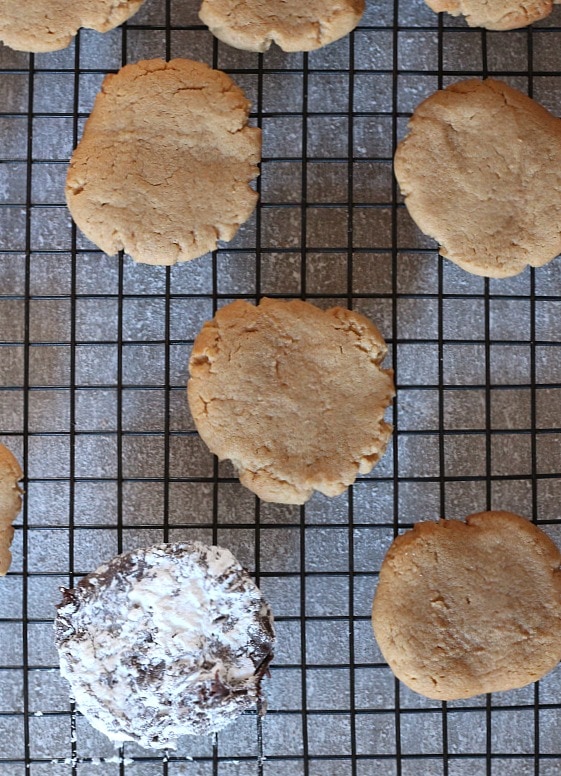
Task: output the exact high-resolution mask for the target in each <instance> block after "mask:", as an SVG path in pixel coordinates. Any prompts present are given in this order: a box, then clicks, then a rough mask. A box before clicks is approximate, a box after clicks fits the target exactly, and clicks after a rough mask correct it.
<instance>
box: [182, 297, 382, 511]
mask: <svg viewBox="0 0 561 776" xmlns="http://www.w3.org/2000/svg"><path fill="white" fill-rule="evenodd" d="M385 355H386V345H385V342H384V340H383V339H382V336H381V334H380V332H379V331H378V329H377V328H376V327H375V326H374V324H373V323H371V321H369V320H368V318H366V317H365V316H363V315H361V314H360V313H357V312H353V311H349V310H346V309H343V308H340V307H334V308H332V309H330V310H326V311H323V310H320V309H319V308H317V307H315V306H314V305H311V304H308V303H307V302H302V301H299V300H295V301H291V302H284V301H279V300H272V299H263V300H262V301H261V303H260V304H259V306H257V307H256V306H254V305H251V304H249V303H248V302H244V301H237V302H233V303H232V304H229V305H227V306H226V307H223V308H222V309H220V310H219V311H218V312H217V314H216V316H215V317H214V318H213V319H212V320H211V321H209V322H207V323H206V324H205V325H204V326H203V328H202V329H201V331H200V333H199V334H198V336H197V338H196V340H195V344H194V346H193V351H192V354H191V360H190V364H189V371H190V375H191V378H190V380H189V384H188V397H189V406H190V409H191V413H192V415H193V418H194V421H195V424H196V426H197V430H198V431H199V434H200V435H201V437H202V439H203V441H204V442H205V443H206V444H207V445H208V447H209V448H210V450H211V451H212V452H213V453H215V454H216V455H218V457H219V458H220V459H230V460H231V461H232V462H233V464H234V466H235V467H236V469H237V471H238V473H239V477H240V481H241V482H242V484H243V485H245V486H246V487H247V488H249V489H250V490H252V491H253V492H254V493H256V494H257V495H258V496H259V497H260V498H261V499H263V500H264V501H274V502H279V503H286V504H303V503H305V502H306V501H307V500H308V499H309V498H310V496H311V495H312V493H313V491H314V490H317V491H319V492H321V493H324V494H326V495H328V496H336V495H338V494H340V493H342V492H343V491H344V490H345V489H346V488H347V487H348V486H349V485H350V484H351V483H353V482H354V480H355V479H356V476H357V475H358V474H359V473H361V474H365V473H367V472H369V471H370V470H371V469H372V467H373V466H374V465H375V464H376V463H377V461H378V460H379V458H380V457H381V456H382V455H383V453H384V450H385V448H386V445H387V442H388V439H389V437H390V435H391V427H390V426H389V425H388V424H387V423H386V422H385V421H384V419H383V418H384V412H385V410H386V408H387V407H388V405H389V404H390V402H391V400H392V397H393V395H394V386H393V379H392V372H391V370H385V369H382V368H381V366H380V364H381V362H382V360H383V358H384V356H385Z"/></svg>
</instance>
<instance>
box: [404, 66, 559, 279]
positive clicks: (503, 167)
mask: <svg viewBox="0 0 561 776" xmlns="http://www.w3.org/2000/svg"><path fill="white" fill-rule="evenodd" d="M394 169H395V175H396V178H397V180H398V182H399V186H400V188H401V191H402V193H403V195H404V197H405V204H406V206H407V209H408V210H409V213H410V214H411V217H412V218H413V220H414V221H415V222H416V224H417V225H418V226H419V228H420V229H421V230H422V231H423V232H424V233H425V234H427V235H430V236H431V237H433V238H434V239H435V240H437V241H438V242H439V243H440V253H441V254H442V256H445V257H446V258H448V259H450V260H451V261H453V262H455V263H456V264H458V265H459V266H460V267H463V269H466V270H468V272H472V273H473V274H475V275H484V276H486V277H493V278H502V277H508V276H510V275H517V274H518V273H519V272H521V271H522V270H523V269H524V268H525V267H526V266H527V265H530V266H532V267H540V266H542V265H543V264H547V263H548V262H549V261H551V260H552V259H553V258H555V257H556V256H557V255H558V254H559V253H560V252H561V224H560V222H559V205H560V201H559V199H560V198H559V192H560V191H561V120H560V119H558V118H556V117H555V116H552V115H551V113H549V112H548V111H547V110H546V109H545V108H543V107H542V106H541V105H538V103H537V102H534V100H532V99H530V98H529V97H527V96H526V95H524V94H522V93H521V92H519V91H517V90H516V89H512V88H511V87H510V86H507V85H506V84H504V83H502V82H500V81H495V80H492V79H488V80H486V81H479V80H469V81H461V82H460V83H456V84H453V85H452V86H449V87H448V88H447V89H444V90H443V91H438V92H435V93H434V94H433V95H431V96H430V97H428V99H426V100H424V101H423V102H422V103H421V104H420V105H418V106H417V108H416V109H415V112H414V113H413V117H412V118H411V121H410V123H409V134H408V135H407V137H406V138H405V139H404V140H403V141H402V142H401V143H400V144H399V146H398V148H397V151H396V154H395V160H394Z"/></svg>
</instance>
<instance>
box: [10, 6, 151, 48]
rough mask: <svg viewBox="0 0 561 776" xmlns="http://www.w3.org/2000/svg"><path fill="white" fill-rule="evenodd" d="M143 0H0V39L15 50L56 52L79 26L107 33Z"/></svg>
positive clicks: (133, 12) (133, 11)
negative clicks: (74, 0)
mask: <svg viewBox="0 0 561 776" xmlns="http://www.w3.org/2000/svg"><path fill="white" fill-rule="evenodd" d="M143 2H144V0H89V2H87V3H77V2H73V0H33V2H27V3H25V4H24V5H22V3H21V2H18V1H17V0H0V40H1V41H3V42H4V43H5V44H6V45H8V46H10V48H13V49H16V51H34V52H37V53H39V52H45V51H57V50H58V49H63V48H66V47H67V46H68V45H69V44H70V43H72V38H73V37H74V36H75V35H76V33H77V32H78V30H79V29H80V27H86V28H87V29H90V30H97V31H98V32H107V31H108V30H112V29H113V28H114V27H118V26H119V24H122V23H123V22H124V21H126V20H127V19H130V17H131V16H132V15H133V14H135V13H136V12H137V11H138V9H139V8H140V6H141V5H142V3H143Z"/></svg>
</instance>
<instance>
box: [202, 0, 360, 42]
mask: <svg viewBox="0 0 561 776" xmlns="http://www.w3.org/2000/svg"><path fill="white" fill-rule="evenodd" d="M363 12H364V0H309V2H307V3H302V2H298V0H266V2H262V0H244V1H243V2H240V1H239V0H203V4H202V6H201V10H200V12H199V16H200V18H201V21H202V22H204V24H206V25H207V27H208V28H209V29H210V31H211V32H212V34H213V35H215V36H216V37H217V38H218V39H219V40H221V41H223V42H224V43H227V44H228V45H230V46H234V47H235V48H239V49H244V50H245V51H267V50H268V49H269V47H270V45H271V43H273V42H275V43H276V44H277V45H278V46H280V47H281V48H282V49H283V50H284V51H312V50H314V49H318V48H321V47H322V46H326V45H327V44H328V43H332V42H333V41H335V40H338V39H339V38H342V37H343V36H345V35H347V34H348V33H350V32H351V31H352V30H354V28H355V27H356V26H357V24H358V23H359V21H360V18H361V16H362V14H363Z"/></svg>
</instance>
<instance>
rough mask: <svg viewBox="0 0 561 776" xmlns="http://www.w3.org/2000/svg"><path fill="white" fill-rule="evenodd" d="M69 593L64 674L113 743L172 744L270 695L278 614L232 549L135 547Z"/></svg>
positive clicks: (61, 639)
mask: <svg viewBox="0 0 561 776" xmlns="http://www.w3.org/2000/svg"><path fill="white" fill-rule="evenodd" d="M63 593H64V598H63V602H62V603H61V604H60V605H59V607H58V613H57V617H56V620H55V641H56V645H57V649H58V651H59V655H60V667H61V673H62V675H63V676H64V677H65V678H66V679H67V680H68V681H69V682H70V685H71V688H72V693H73V695H74V697H75V699H76V702H77V704H78V708H79V710H80V711H81V712H82V713H83V714H84V715H85V716H86V718H87V719H88V720H89V722H90V723H91V724H92V725H93V727H95V728H96V729H97V730H100V731H101V732H102V733H104V734H105V735H107V736H108V737H109V738H110V739H112V740H113V741H137V742H138V743H139V744H141V745H142V746H144V747H153V748H156V749H162V748H165V747H173V746H174V745H175V740H176V739H177V737H178V736H181V735H186V734H190V735H194V734H203V733H212V732H214V731H217V730H220V729H221V728H223V727H224V726H225V725H227V724H228V723H229V722H231V721H232V720H234V719H235V718H236V717H237V716H239V715H240V714H241V713H242V712H243V711H244V710H246V709H248V708H249V707H251V706H253V705H255V703H256V702H257V701H258V700H259V698H260V697H261V680H262V678H263V675H264V674H265V673H266V671H267V668H268V665H269V663H270V661H271V659H272V657H273V651H272V650H273V643H274V630H273V617H272V614H271V610H270V609H269V606H268V605H267V603H266V601H265V600H264V598H263V596H262V595H261V593H260V592H259V590H258V588H257V587H256V586H255V584H254V582H253V581H252V580H251V578H250V577H249V575H248V573H247V572H246V571H245V570H244V569H243V568H242V567H241V566H240V564H239V563H238V562H237V560H236V559H235V558H234V556H233V555H232V553H231V552H229V550H225V549H223V548H221V547H207V546H205V545H204V544H201V543H200V542H189V543H178V544H160V545H156V546H154V547H149V548H145V549H139V550H135V551H134V552H129V553H125V554H123V555H119V556H118V557H116V558H113V560H111V561H110V562H109V563H107V564H106V565H103V566H101V567H100V568H98V569H97V571H94V572H93V573H91V574H88V575H87V576H86V577H84V578H83V579H82V580H81V581H80V582H79V584H78V585H77V587H76V588H75V589H74V590H63Z"/></svg>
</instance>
